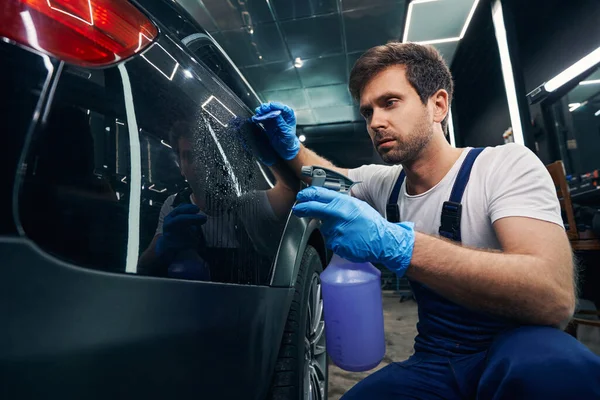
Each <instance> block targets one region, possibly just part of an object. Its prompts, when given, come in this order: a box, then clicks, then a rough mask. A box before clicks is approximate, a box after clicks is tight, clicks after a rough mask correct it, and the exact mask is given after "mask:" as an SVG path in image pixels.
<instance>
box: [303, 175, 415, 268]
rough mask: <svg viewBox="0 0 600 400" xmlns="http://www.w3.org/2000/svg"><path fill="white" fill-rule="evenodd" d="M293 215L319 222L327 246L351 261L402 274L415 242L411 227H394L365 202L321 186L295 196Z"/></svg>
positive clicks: (395, 225) (408, 225) (401, 224)
mask: <svg viewBox="0 0 600 400" xmlns="http://www.w3.org/2000/svg"><path fill="white" fill-rule="evenodd" d="M296 199H297V201H298V202H297V204H296V205H295V206H294V209H293V211H294V214H296V215H297V216H299V217H313V218H318V219H320V220H321V221H322V222H323V224H322V226H321V232H322V233H323V236H324V237H325V240H326V244H327V247H329V248H330V249H332V250H333V251H334V253H336V254H337V255H339V256H340V257H343V258H345V259H347V260H349V261H352V262H371V263H380V264H383V265H385V266H386V267H387V268H388V269H390V270H392V271H394V272H395V273H396V274H398V275H399V276H402V275H404V273H405V271H406V269H407V268H408V265H409V264H410V260H411V258H412V252H413V247H414V243H415V232H414V224H413V223H412V222H403V223H399V224H393V223H391V222H388V221H387V220H385V219H384V218H383V217H382V216H381V215H380V214H379V213H378V212H377V211H376V210H375V209H373V208H372V207H371V206H370V205H368V204H367V203H365V202H364V201H361V200H358V199H356V198H354V197H351V196H348V195H346V194H341V193H338V192H335V191H333V190H329V189H325V188H322V187H315V186H311V187H309V188H307V189H304V190H302V191H301V192H300V193H298V195H297V197H296Z"/></svg>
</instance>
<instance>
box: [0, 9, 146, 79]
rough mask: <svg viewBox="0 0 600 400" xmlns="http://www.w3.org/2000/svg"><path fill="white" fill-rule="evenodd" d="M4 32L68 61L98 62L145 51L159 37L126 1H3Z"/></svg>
mask: <svg viewBox="0 0 600 400" xmlns="http://www.w3.org/2000/svg"><path fill="white" fill-rule="evenodd" d="M2 3H3V4H2V5H0V36H4V37H7V38H9V39H12V40H14V41H16V42H18V43H21V44H24V45H26V46H29V47H33V48H35V49H38V50H40V51H43V52H46V53H48V54H51V55H53V56H55V57H57V58H59V59H61V60H64V61H67V62H69V63H73V64H77V65H81V66H86V67H98V66H103V65H108V64H111V63H115V62H118V61H119V60H122V59H124V58H127V57H130V56H132V55H133V54H135V53H137V52H140V51H141V50H143V49H144V48H145V47H147V46H148V45H149V44H150V43H151V42H152V41H153V40H154V39H155V38H156V36H157V34H158V30H157V29H156V27H155V26H154V25H153V24H152V22H151V21H150V20H149V19H148V18H147V17H146V16H145V15H144V14H142V13H141V12H140V11H139V10H138V9H137V8H135V7H134V6H133V5H131V4H130V3H128V2H127V1H126V0H7V1H6V0H4V1H2Z"/></svg>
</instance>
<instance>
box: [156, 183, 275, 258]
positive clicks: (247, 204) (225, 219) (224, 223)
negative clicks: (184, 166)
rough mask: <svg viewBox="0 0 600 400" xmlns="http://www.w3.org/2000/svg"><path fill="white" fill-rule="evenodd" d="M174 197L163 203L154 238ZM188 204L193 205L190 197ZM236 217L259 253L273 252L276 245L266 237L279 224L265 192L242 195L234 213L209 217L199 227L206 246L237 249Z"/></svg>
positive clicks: (171, 207) (161, 226)
mask: <svg viewBox="0 0 600 400" xmlns="http://www.w3.org/2000/svg"><path fill="white" fill-rule="evenodd" d="M175 196H176V195H175V194H173V195H171V196H169V197H167V199H166V200H165V202H164V203H163V205H162V208H161V209H160V215H159V217H158V225H157V227H156V234H155V235H159V234H162V232H163V223H164V220H165V217H166V216H167V215H168V214H169V213H170V212H171V211H173V209H174V207H173V201H175ZM190 202H192V203H193V201H192V198H191V196H190ZM236 215H237V216H239V218H240V222H241V223H242V225H243V228H244V230H245V231H246V233H247V235H248V236H249V237H250V240H252V242H253V243H254V245H255V246H256V247H257V250H258V251H261V252H263V253H265V252H272V250H273V247H274V246H275V247H276V246H277V245H278V244H279V242H278V241H276V240H273V238H272V235H269V234H270V233H272V232H271V231H272V230H273V226H274V225H276V224H279V223H281V221H280V220H278V219H277V217H276V215H275V213H274V212H273V209H272V208H271V204H270V203H269V199H268V197H267V192H265V191H256V192H250V193H247V194H245V195H243V196H242V198H240V200H239V201H238V207H235V212H224V213H222V214H221V215H215V216H212V215H208V218H207V220H206V223H205V224H203V225H202V233H203V234H204V237H205V239H206V245H207V246H208V247H217V248H237V247H238V243H237V239H236V231H235V228H236V220H235V218H236Z"/></svg>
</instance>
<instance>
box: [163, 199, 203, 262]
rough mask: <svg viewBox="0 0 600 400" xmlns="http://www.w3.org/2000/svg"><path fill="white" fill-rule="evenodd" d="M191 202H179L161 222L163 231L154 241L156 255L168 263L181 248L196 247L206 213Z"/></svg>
mask: <svg viewBox="0 0 600 400" xmlns="http://www.w3.org/2000/svg"><path fill="white" fill-rule="evenodd" d="M198 212H200V209H199V208H198V207H197V206H195V205H193V204H180V205H178V206H177V207H175V209H173V211H171V212H170V213H169V214H168V215H167V216H166V217H165V220H164V222H163V233H162V235H161V236H160V237H159V238H158V240H157V241H156V247H155V251H156V255H157V256H158V257H159V258H160V259H161V260H163V261H164V262H167V263H170V262H171V261H173V259H174V258H175V257H176V256H177V254H178V253H180V252H181V251H183V250H186V249H194V250H195V249H196V247H197V246H198V242H199V238H200V229H201V226H202V225H203V224H204V223H206V219H207V217H206V215H204V214H198Z"/></svg>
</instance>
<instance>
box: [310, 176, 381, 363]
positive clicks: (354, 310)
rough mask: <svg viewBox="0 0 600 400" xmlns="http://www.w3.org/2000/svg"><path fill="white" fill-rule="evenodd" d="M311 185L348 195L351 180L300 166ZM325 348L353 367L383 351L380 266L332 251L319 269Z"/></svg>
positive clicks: (374, 359)
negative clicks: (329, 259)
mask: <svg viewBox="0 0 600 400" xmlns="http://www.w3.org/2000/svg"><path fill="white" fill-rule="evenodd" d="M302 175H304V176H309V177H312V186H322V187H324V188H327V189H331V190H335V191H338V192H340V193H345V194H349V193H350V189H351V188H352V186H353V185H355V184H356V183H357V182H356V183H355V182H353V181H352V180H350V179H348V178H347V177H346V176H344V175H342V174H339V173H337V172H335V171H332V170H329V169H326V168H322V167H302ZM321 282H322V288H323V312H324V317H325V339H326V343H327V353H328V354H329V356H330V357H331V359H332V361H333V362H334V363H335V365H337V366H338V367H340V368H342V369H344V370H346V371H352V372H360V371H367V370H370V369H373V368H375V367H376V366H377V365H378V364H379V363H380V362H381V360H382V359H383V356H384V355H385V335H384V329H383V305H382V296H381V271H379V270H378V269H377V268H375V267H374V266H373V265H372V264H370V263H353V262H350V261H348V260H345V259H343V258H341V257H339V256H337V255H335V254H334V255H333V257H332V259H331V261H330V263H329V265H328V266H327V268H325V271H323V273H321Z"/></svg>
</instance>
